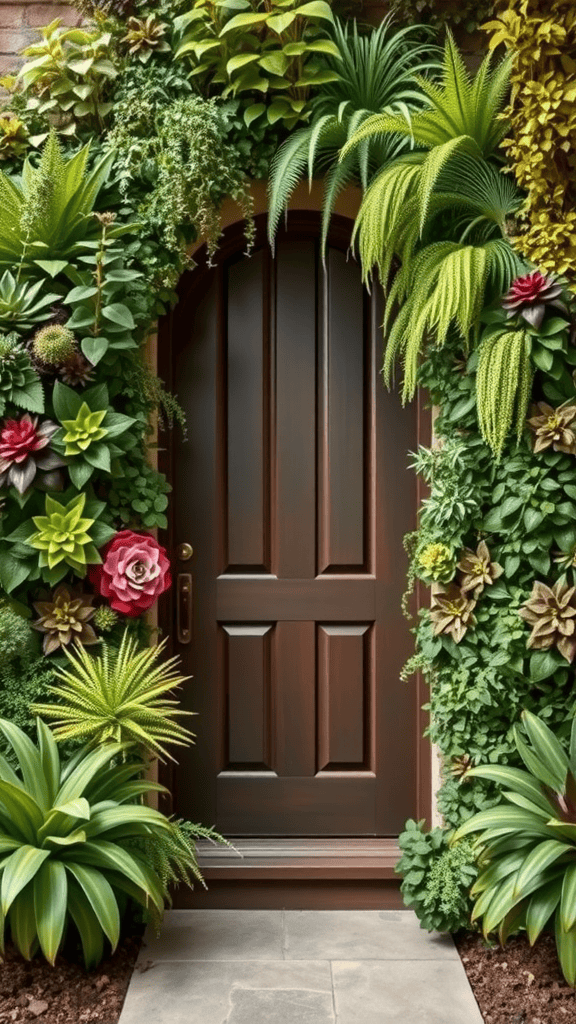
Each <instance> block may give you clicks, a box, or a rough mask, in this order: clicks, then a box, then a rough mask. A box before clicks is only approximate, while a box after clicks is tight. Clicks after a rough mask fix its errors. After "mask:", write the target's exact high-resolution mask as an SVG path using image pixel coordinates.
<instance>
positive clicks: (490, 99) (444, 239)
mask: <svg viewBox="0 0 576 1024" xmlns="http://www.w3.org/2000/svg"><path fill="white" fill-rule="evenodd" d="M508 75H509V64H508V62H506V61H504V62H502V63H501V64H500V65H498V66H497V67H495V68H492V67H491V65H490V60H489V58H486V60H485V61H484V62H483V64H482V66H481V67H480V69H479V71H478V72H477V74H476V76H475V78H473V79H472V78H471V77H470V76H469V74H468V72H467V71H466V69H465V66H464V63H463V61H462V58H461V56H460V54H459V53H458V50H457V47H456V44H455V43H454V40H453V38H452V36H451V35H450V34H449V35H448V39H447V43H446V49H445V55H444V69H443V82H442V85H436V84H434V83H432V82H429V81H427V80H426V79H423V78H418V79H417V81H418V84H419V86H420V88H421V89H422V91H423V92H424V93H425V94H426V96H427V98H428V101H429V109H428V110H424V111H421V112H417V113H416V114H414V116H409V115H408V114H406V113H405V114H394V113H383V114H375V115H374V116H373V117H370V118H368V120H367V121H365V123H364V125H363V126H362V127H361V128H360V129H359V130H358V131H357V132H355V134H354V135H353V136H352V138H351V139H350V141H349V142H348V144H347V145H346V146H345V147H344V149H343V150H342V153H341V159H345V158H346V156H347V155H348V154H349V153H350V152H352V151H353V150H354V148H355V147H358V146H360V145H362V144H364V143H365V142H366V141H367V140H368V139H370V138H373V137H374V136H376V137H378V136H381V135H384V136H389V135H392V136H398V135H399V134H400V135H402V136H404V137H406V138H407V139H411V140H412V142H413V143H414V144H415V146H416V149H415V150H414V151H413V152H411V153H409V154H407V155H406V156H401V157H399V158H398V159H397V160H395V161H393V162H392V163H391V164H389V165H385V166H384V168H383V169H382V170H381V171H380V172H379V173H377V174H376V175H375V177H374V178H373V180H372V182H371V183H370V185H369V187H368V189H367V190H366V192H365V194H364V197H363V200H362V204H361V207H360V211H359V214H358V217H357V220H356V224H355V228H354V236H355V237H357V238H358V248H359V254H360V259H361V262H362V267H363V271H364V276H365V278H366V279H369V278H370V277H371V275H372V272H373V269H374V268H375V267H376V268H377V269H378V272H379V276H380V280H381V281H382V282H383V284H384V285H385V286H386V284H387V282H388V278H389V275H390V269H391V267H392V264H393V262H394V260H395V258H396V259H397V260H399V262H400V269H399V270H398V272H397V273H396V276H395V279H394V281H393V284H392V286H391V287H390V289H389V291H388V296H387V302H386V310H385V316H384V334H385V336H386V337H387V344H386V352H385V359H384V377H385V380H386V381H387V383H388V384H389V383H390V380H391V374H392V368H393V365H394V361H395V360H396V358H397V357H399V356H400V357H401V358H402V361H403V365H404V387H403V397H404V399H405V400H406V399H407V398H410V397H412V395H413V393H414V389H415V386H416V374H417V366H418V359H419V356H420V353H421V351H422V349H423V347H424V343H425V339H428V338H429V339H431V340H433V341H435V342H436V344H438V345H443V344H444V343H445V342H446V339H447V337H448V334H449V332H450V331H451V330H457V331H458V332H459V334H460V336H461V337H462V339H463V342H464V344H465V345H468V344H469V342H470V340H471V338H472V337H473V334H474V331H475V328H476V325H477V321H478V317H479V315H480V312H481V309H482V307H483V305H485V304H486V302H488V301H490V300H491V298H492V297H493V296H494V295H501V294H502V293H503V292H504V291H506V290H507V288H508V287H509V285H510V283H511V281H512V279H513V278H514V277H515V276H517V274H518V272H519V270H520V268H521V261H520V260H519V257H518V256H517V255H516V254H515V253H514V251H513V250H512V248H511V247H510V244H509V242H508V239H507V237H506V222H507V219H508V218H509V217H510V215H511V214H512V213H513V212H514V211H515V210H517V209H518V207H519V205H520V196H519V194H518V192H517V190H516V189H515V187H514V185H513V184H512V183H511V182H510V181H509V180H508V179H506V178H505V177H504V176H503V175H502V174H501V172H500V169H499V168H498V166H497V165H496V164H495V162H494V159H493V158H494V153H495V150H496V147H497V146H498V143H499V141H500V139H501V138H502V135H503V133H504V131H505V123H504V122H503V121H502V119H501V118H500V116H499V113H500V109H501V106H502V102H503V98H504V95H505V92H506V88H507V82H508ZM398 306H400V308H399V309H398Z"/></svg>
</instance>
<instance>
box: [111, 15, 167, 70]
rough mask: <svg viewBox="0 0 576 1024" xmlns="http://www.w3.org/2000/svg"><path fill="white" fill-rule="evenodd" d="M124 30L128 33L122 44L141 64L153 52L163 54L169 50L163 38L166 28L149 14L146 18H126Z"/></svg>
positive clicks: (154, 16)
mask: <svg viewBox="0 0 576 1024" xmlns="http://www.w3.org/2000/svg"><path fill="white" fill-rule="evenodd" d="M126 28H127V29H128V31H127V33H126V35H125V36H124V38H123V40H122V42H123V43H126V44H127V47H128V53H130V54H132V56H135V57H138V60H140V61H142V63H143V64H145V63H146V61H147V60H149V59H150V57H151V56H152V54H153V53H154V52H155V53H165V52H166V51H167V50H169V49H170V47H169V45H168V43H167V42H166V39H165V38H164V37H165V35H166V30H167V28H168V26H167V25H166V24H165V23H164V22H163V21H159V20H158V18H157V17H156V15H155V14H149V15H148V17H147V18H134V17H132V18H128V21H127V22H126Z"/></svg>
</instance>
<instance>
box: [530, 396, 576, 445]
mask: <svg viewBox="0 0 576 1024" xmlns="http://www.w3.org/2000/svg"><path fill="white" fill-rule="evenodd" d="M530 412H531V416H530V419H529V420H528V426H529V427H530V430H531V432H532V435H533V442H532V443H533V449H534V451H535V452H536V453H537V452H543V451H545V450H546V448H552V449H553V450H554V451H555V452H564V453H565V454H566V455H576V405H560V406H558V408H557V409H554V408H553V407H552V406H551V405H548V404H547V402H537V403H536V405H533V406H532V409H531V410H530Z"/></svg>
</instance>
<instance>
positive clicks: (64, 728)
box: [32, 631, 193, 760]
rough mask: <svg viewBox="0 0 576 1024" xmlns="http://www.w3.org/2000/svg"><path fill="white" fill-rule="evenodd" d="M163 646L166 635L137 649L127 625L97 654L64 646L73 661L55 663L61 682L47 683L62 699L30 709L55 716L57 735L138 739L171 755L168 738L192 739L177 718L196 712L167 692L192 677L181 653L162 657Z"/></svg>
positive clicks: (91, 739) (173, 741)
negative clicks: (180, 667) (183, 670)
mask: <svg viewBox="0 0 576 1024" xmlns="http://www.w3.org/2000/svg"><path fill="white" fill-rule="evenodd" d="M165 646H166V640H164V641H163V642H162V643H161V644H158V646H156V647H145V648H144V649H143V650H139V649H138V642H137V640H136V639H135V638H134V637H130V636H129V634H128V632H127V631H126V632H125V633H124V636H123V638H122V642H121V644H120V647H119V648H118V649H117V650H116V649H114V648H112V647H109V646H108V645H107V644H106V643H104V644H103V648H102V655H101V656H99V657H93V656H92V655H91V654H89V653H88V651H87V650H86V649H85V648H84V647H82V646H78V647H77V649H76V651H75V652H74V653H71V652H70V651H68V650H66V649H65V650H64V653H65V655H66V657H67V658H68V661H69V667H68V668H63V669H56V670H55V675H56V677H57V678H58V679H59V680H60V685H57V686H49V687H48V692H49V693H51V694H52V695H53V696H54V697H57V698H58V703H56V704H35V705H33V709H32V710H33V712H34V713H35V714H38V715H42V716H44V717H48V718H51V719H56V723H55V727H54V735H55V736H56V738H57V739H59V740H71V739H74V740H84V741H89V742H90V743H92V744H99V743H106V742H111V741H114V742H119V743H134V744H138V745H140V746H142V747H143V748H145V749H146V750H148V751H151V752H152V753H153V754H155V755H156V756H158V757H160V758H163V757H169V758H171V759H172V760H173V758H172V757H171V754H170V753H169V752H168V750H167V749H166V747H165V746H164V744H165V743H171V744H177V745H179V746H187V745H188V744H189V743H190V742H192V739H193V733H191V732H190V730H189V729H186V728H185V727H184V726H183V725H181V724H180V723H179V722H178V721H177V720H176V719H177V716H182V715H191V714H193V712H190V711H181V710H179V709H178V707H177V705H178V701H177V700H172V699H170V698H169V697H167V696H166V694H168V693H170V692H171V691H172V690H174V689H175V688H176V687H178V686H181V685H182V683H183V682H185V681H186V679H188V678H189V677H188V676H181V675H179V674H178V671H177V664H178V658H169V659H168V660H167V661H161V658H162V655H163V653H164V648H165Z"/></svg>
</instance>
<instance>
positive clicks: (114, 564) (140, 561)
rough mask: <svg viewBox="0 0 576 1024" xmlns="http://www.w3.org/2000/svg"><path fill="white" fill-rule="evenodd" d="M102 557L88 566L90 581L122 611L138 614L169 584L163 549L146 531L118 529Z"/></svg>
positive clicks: (125, 613) (116, 609) (165, 556)
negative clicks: (97, 563) (135, 531)
mask: <svg viewBox="0 0 576 1024" xmlns="http://www.w3.org/2000/svg"><path fill="white" fill-rule="evenodd" d="M102 558H103V562H102V565H94V566H92V567H91V568H90V570H89V572H88V576H89V579H90V582H91V583H92V584H93V586H94V587H95V588H96V590H97V591H98V593H100V594H101V595H102V597H105V598H107V599H108V601H109V602H110V606H111V607H112V608H114V610H115V611H117V612H122V614H123V615H130V616H132V617H133V618H135V617H136V616H137V615H140V614H141V613H142V612H144V611H146V610H147V609H148V608H150V607H151V606H152V605H153V604H154V602H155V601H157V600H158V598H159V597H160V594H163V593H164V591H165V590H168V587H169V586H171V584H172V576H171V575H170V562H169V560H168V557H167V555H166V550H165V548H163V547H161V546H160V544H158V543H157V542H156V541H155V540H154V537H151V536H150V534H148V533H134V531H133V530H121V531H120V533H117V534H116V536H115V537H114V538H113V539H112V540H111V541H109V543H108V544H107V545H106V547H105V548H104V550H103V551H102Z"/></svg>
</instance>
